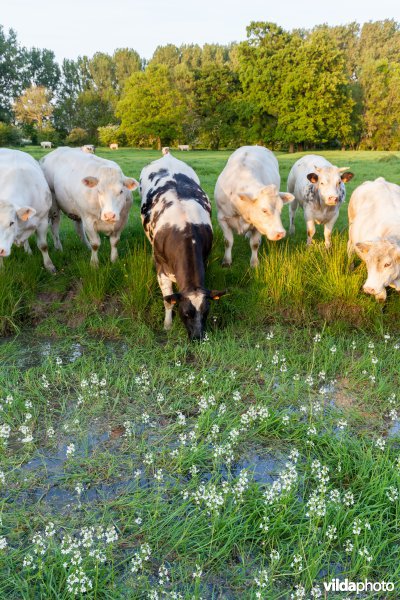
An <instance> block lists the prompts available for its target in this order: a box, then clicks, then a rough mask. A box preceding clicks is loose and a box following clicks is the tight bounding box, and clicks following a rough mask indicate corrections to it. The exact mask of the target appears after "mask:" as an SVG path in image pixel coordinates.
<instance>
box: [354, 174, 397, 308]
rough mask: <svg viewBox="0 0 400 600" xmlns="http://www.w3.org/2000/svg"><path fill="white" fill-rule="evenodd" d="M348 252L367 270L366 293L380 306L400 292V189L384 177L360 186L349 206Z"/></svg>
mask: <svg viewBox="0 0 400 600" xmlns="http://www.w3.org/2000/svg"><path fill="white" fill-rule="evenodd" d="M347 248H348V252H349V255H351V254H352V253H353V252H356V253H357V254H358V256H359V257H360V258H361V260H363V261H364V262H365V264H366V266H367V270H368V278H367V281H366V282H365V284H364V287H363V289H364V292H366V293H367V294H371V295H372V296H375V299H376V300H378V301H381V302H384V301H385V300H386V288H387V287H393V288H395V289H396V290H397V291H399V292H400V187H399V186H398V185H396V184H394V183H389V182H388V181H386V180H385V179H384V178H383V177H378V179H375V181H366V182H365V183H363V184H361V185H359V186H358V187H357V188H356V189H355V190H354V192H353V193H352V195H351V198H350V202H349V243H348V247H347Z"/></svg>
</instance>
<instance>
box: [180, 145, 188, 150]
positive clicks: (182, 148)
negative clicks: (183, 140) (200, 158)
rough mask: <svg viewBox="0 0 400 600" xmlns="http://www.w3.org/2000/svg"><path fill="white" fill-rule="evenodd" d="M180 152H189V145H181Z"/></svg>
mask: <svg viewBox="0 0 400 600" xmlns="http://www.w3.org/2000/svg"><path fill="white" fill-rule="evenodd" d="M178 150H186V151H189V144H179V146H178Z"/></svg>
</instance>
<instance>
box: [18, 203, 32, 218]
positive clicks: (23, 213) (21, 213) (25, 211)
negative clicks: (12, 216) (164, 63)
mask: <svg viewBox="0 0 400 600" xmlns="http://www.w3.org/2000/svg"><path fill="white" fill-rule="evenodd" d="M35 214H36V210H35V209H34V208H32V207H31V206H22V207H21V208H19V209H18V210H17V217H18V219H21V221H27V220H28V219H30V218H31V217H33V215H35Z"/></svg>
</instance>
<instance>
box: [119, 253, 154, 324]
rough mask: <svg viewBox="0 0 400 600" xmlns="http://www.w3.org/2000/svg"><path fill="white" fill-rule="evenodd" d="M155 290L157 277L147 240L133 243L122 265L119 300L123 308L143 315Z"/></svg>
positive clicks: (134, 313)
mask: <svg viewBox="0 0 400 600" xmlns="http://www.w3.org/2000/svg"><path fill="white" fill-rule="evenodd" d="M156 290H157V277H156V273H155V269H154V264H153V258H152V255H151V250H150V248H149V246H148V244H147V242H144V243H143V244H141V245H135V246H134V247H133V248H132V250H130V252H129V253H128V254H127V255H126V257H125V260H124V265H123V283H122V290H121V300H122V304H123V306H124V308H125V310H126V311H128V312H129V313H131V314H133V315H141V316H144V313H145V311H146V309H147V308H148V307H149V305H150V304H151V303H152V301H153V299H154V294H155V291H156Z"/></svg>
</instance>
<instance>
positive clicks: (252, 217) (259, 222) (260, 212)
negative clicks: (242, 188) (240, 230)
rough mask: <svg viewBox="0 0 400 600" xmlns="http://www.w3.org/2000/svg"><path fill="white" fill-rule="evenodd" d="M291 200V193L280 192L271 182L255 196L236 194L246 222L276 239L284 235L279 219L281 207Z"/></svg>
mask: <svg viewBox="0 0 400 600" xmlns="http://www.w3.org/2000/svg"><path fill="white" fill-rule="evenodd" d="M293 200H294V196H293V194H289V193H286V192H280V191H278V188H277V187H276V185H273V184H271V185H266V186H265V187H264V188H262V189H261V191H260V192H259V193H258V194H257V196H251V195H250V194H245V193H243V194H238V207H239V209H240V213H241V216H242V217H243V219H244V220H245V221H246V222H247V223H250V224H251V225H252V226H253V227H255V228H256V229H257V231H259V232H260V233H262V234H263V235H266V236H267V238H268V239H269V240H273V241H277V240H280V239H282V238H284V237H285V235H286V231H285V230H284V228H283V225H282V221H281V212H282V207H283V205H284V204H287V203H288V202H292V201H293Z"/></svg>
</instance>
